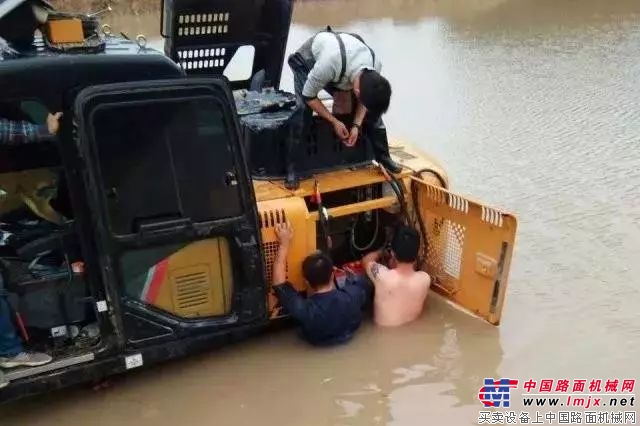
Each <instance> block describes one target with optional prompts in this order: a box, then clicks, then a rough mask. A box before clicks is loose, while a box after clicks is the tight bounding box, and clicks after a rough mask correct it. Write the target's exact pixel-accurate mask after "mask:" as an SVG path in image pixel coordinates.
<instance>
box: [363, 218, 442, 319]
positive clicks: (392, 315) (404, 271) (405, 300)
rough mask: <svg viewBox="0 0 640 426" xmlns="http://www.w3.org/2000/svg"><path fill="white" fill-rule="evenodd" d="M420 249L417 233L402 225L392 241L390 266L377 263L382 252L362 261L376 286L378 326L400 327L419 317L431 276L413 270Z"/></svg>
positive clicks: (375, 303) (377, 252) (365, 257)
mask: <svg viewBox="0 0 640 426" xmlns="http://www.w3.org/2000/svg"><path fill="white" fill-rule="evenodd" d="M419 249H420V236H419V235H418V233H417V232H416V231H415V229H413V228H411V227H407V226H403V227H401V228H399V229H398V230H397V231H396V233H395V235H394V237H393V240H392V242H391V259H390V261H389V267H386V266H384V265H382V264H381V263H380V262H381V259H382V258H383V257H384V255H385V253H384V250H381V251H376V252H373V253H369V254H367V255H366V256H364V258H363V259H362V266H363V267H364V269H365V271H367V275H368V276H369V278H370V279H371V281H372V282H373V284H374V286H375V298H374V321H375V323H376V324H377V325H380V326H387V327H395V326H400V325H403V324H407V323H409V322H412V321H414V320H415V319H417V318H418V317H419V316H420V315H421V314H422V310H423V307H424V302H425V299H426V297H427V293H428V292H429V287H430V286H431V277H430V276H429V274H427V273H426V272H422V271H416V270H415V262H416V258H417V256H418V250H419Z"/></svg>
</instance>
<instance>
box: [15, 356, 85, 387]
mask: <svg viewBox="0 0 640 426" xmlns="http://www.w3.org/2000/svg"><path fill="white" fill-rule="evenodd" d="M94 359H95V355H94V354H93V352H89V353H86V354H83V355H78V356H72V357H68V358H60V359H57V360H53V361H52V362H50V363H49V364H45V365H41V366H39V367H20V368H12V369H10V370H4V375H5V377H6V378H7V379H8V380H9V381H13V380H19V379H24V378H25V377H31V376H36V375H38V374H42V373H48V372H49V371H54V370H59V369H61V368H66V367H70V366H72V365H77V364H83V363H85V362H90V361H93V360H94Z"/></svg>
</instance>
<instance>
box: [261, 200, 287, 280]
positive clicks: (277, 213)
mask: <svg viewBox="0 0 640 426" xmlns="http://www.w3.org/2000/svg"><path fill="white" fill-rule="evenodd" d="M259 219H260V228H261V229H263V230H265V229H269V228H274V227H275V226H276V225H277V224H279V223H284V222H286V221H287V215H286V214H285V212H284V209H274V210H265V211H261V212H260V218H259ZM279 246H280V244H279V243H278V241H277V240H276V241H273V240H271V241H269V240H265V242H264V243H263V244H262V253H263V260H264V268H265V270H264V276H265V277H266V279H267V282H269V283H270V282H271V279H272V277H273V262H274V261H275V260H276V255H277V254H278V247H279ZM287 272H289V265H288V264H287Z"/></svg>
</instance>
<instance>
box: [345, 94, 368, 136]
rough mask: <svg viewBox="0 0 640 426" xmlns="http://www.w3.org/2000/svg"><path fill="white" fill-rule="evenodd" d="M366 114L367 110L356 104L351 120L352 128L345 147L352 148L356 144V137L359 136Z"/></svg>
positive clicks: (360, 104) (359, 103)
mask: <svg viewBox="0 0 640 426" xmlns="http://www.w3.org/2000/svg"><path fill="white" fill-rule="evenodd" d="M366 114H367V108H366V107H365V106H364V105H362V103H361V102H358V106H357V107H356V114H355V117H354V118H353V127H352V128H351V132H350V133H349V140H348V141H347V146H354V145H355V144H356V142H358V136H359V135H360V129H361V128H362V122H363V121H364V116H365V115H366Z"/></svg>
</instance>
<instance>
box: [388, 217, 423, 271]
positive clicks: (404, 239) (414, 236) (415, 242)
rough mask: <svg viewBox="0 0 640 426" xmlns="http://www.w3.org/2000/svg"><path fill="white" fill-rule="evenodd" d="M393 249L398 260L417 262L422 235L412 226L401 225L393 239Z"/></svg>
mask: <svg viewBox="0 0 640 426" xmlns="http://www.w3.org/2000/svg"><path fill="white" fill-rule="evenodd" d="M391 250H392V251H393V254H394V255H395V257H396V259H397V260H398V262H402V263H410V262H415V261H416V259H417V258H418V251H419V250H420V235H419V234H418V232H417V231H416V230H415V229H413V228H412V227H410V226H401V227H399V228H398V229H397V230H396V233H395V235H394V236H393V240H392V241H391Z"/></svg>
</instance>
